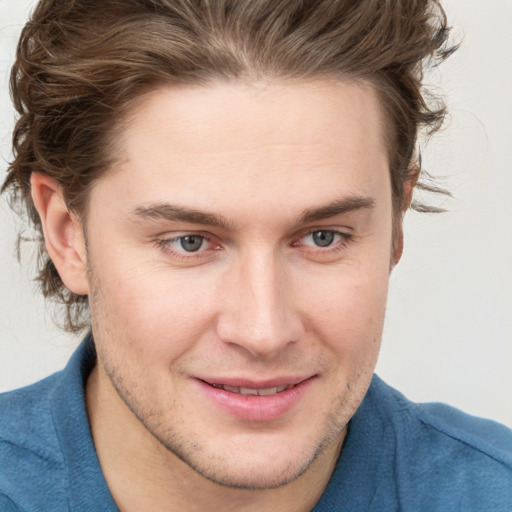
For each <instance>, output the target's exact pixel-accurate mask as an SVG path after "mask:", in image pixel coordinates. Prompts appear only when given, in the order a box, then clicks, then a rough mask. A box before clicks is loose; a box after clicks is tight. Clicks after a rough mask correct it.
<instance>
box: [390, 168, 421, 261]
mask: <svg viewBox="0 0 512 512" xmlns="http://www.w3.org/2000/svg"><path fill="white" fill-rule="evenodd" d="M420 170H421V169H420V166H419V164H417V163H415V164H412V165H411V166H410V167H409V171H408V174H407V178H406V179H405V181H404V191H403V199H402V207H401V209H400V212H399V213H397V214H396V217H397V218H396V219H395V221H394V222H395V223H396V225H395V233H394V237H393V238H394V240H393V257H392V261H391V268H393V267H394V266H395V265H396V264H397V263H398V262H399V261H400V258H401V257H402V253H403V250H404V230H403V219H404V215H405V212H406V211H407V210H408V209H409V207H410V206H411V203H412V196H413V193H414V187H416V184H417V183H418V178H419V176H420Z"/></svg>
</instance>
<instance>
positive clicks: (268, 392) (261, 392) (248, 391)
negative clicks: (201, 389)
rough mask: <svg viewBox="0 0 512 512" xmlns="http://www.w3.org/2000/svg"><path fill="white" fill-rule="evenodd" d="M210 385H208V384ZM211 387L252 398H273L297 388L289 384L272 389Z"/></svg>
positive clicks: (223, 385)
mask: <svg viewBox="0 0 512 512" xmlns="http://www.w3.org/2000/svg"><path fill="white" fill-rule="evenodd" d="M207 384H208V383H207ZM209 385H210V386H212V387H214V388H217V389H223V390H224V391H229V392H230V393H237V394H239V395H251V396H256V395H257V396H272V395H277V394H278V393H282V392H283V391H287V390H289V389H291V388H293V387H295V386H296V384H289V385H287V386H275V387H270V388H246V387H241V386H228V385H227V384H209Z"/></svg>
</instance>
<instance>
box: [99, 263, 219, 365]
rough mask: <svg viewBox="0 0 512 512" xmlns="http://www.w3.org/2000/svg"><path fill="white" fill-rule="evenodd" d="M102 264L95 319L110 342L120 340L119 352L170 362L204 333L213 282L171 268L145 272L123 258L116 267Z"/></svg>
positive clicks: (211, 310)
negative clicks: (210, 283)
mask: <svg viewBox="0 0 512 512" xmlns="http://www.w3.org/2000/svg"><path fill="white" fill-rule="evenodd" d="M98 268H101V274H100V275H97V274H95V275H94V285H95V289H96V292H95V298H94V299H93V301H92V302H93V303H92V304H91V312H92V316H93V318H94V320H95V322H94V323H95V325H96V328H97V330H98V333H99V334H102V335H103V336H108V338H109V344H112V341H113V340H117V342H118V349H117V350H119V351H124V352H125V353H126V356H127V357H128V356H130V354H133V357H135V358H138V359H141V360H142V359H151V360H155V361H159V362H162V363H169V362H171V361H172V360H174V359H176V358H177V357H179V356H180V355H181V354H182V353H183V352H185V351H187V350H188V349H189V348H190V347H191V346H192V345H193V344H194V343H196V342H197V341H198V340H199V339H200V338H201V336H202V335H203V334H204V333H205V330H206V329H207V325H208V323H209V321H210V320H211V318H212V315H214V312H213V307H214V304H215V301H214V298H213V297H212V296H211V294H210V293H209V292H208V290H210V289H211V286H208V284H207V283H204V281H202V280H201V279H194V278H190V277H189V276H188V275H185V274H184V273H182V274H179V273H178V274H176V273H173V275H172V276H171V275H170V271H169V269H159V270H154V269H153V270H151V271H144V270H141V268H143V267H142V266H141V265H129V264H123V261H119V260H118V263H117V265H116V266H115V267H112V265H110V266H108V267H107V266H106V265H103V266H102V267H100V266H99V265H98ZM111 340H112V341H111ZM114 343H115V342H114ZM128 348H129V350H128Z"/></svg>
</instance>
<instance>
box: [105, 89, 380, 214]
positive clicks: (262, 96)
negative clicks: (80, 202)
mask: <svg viewBox="0 0 512 512" xmlns="http://www.w3.org/2000/svg"><path fill="white" fill-rule="evenodd" d="M116 145H117V152H118V156H119V159H118V161H117V162H116V163H115V164H114V166H113V168H112V170H111V172H109V173H107V175H106V177H104V179H103V180H106V181H107V182H110V183H111V184H112V185H113V186H114V185H115V188H116V189H117V190H119V191H121V190H122V191H123V195H124V197H125V199H126V200H130V201H132V202H135V201H143V200H144V201H152V202H164V201H168V200H169V199H170V198H169V195H170V194H171V195H172V198H171V199H172V200H173V201H174V202H176V201H179V202H185V203H187V204H188V203H189V202H190V201H198V200H199V199H198V197H200V196H201V195H202V196H203V198H202V201H203V203H205V204H203V205H196V206H205V207H207V206H209V205H208V203H210V204H211V203H213V202H214V201H215V200H216V199H219V198H220V199H222V198H223V197H224V196H225V197H226V198H229V193H230V191H231V192H233V193H235V192H236V199H237V200H240V199H241V198H242V201H247V200H248V199H249V198H258V199H259V200H260V201H262V202H265V201H266V200H269V201H270V200H272V201H275V200H276V198H279V197H280V200H281V201H284V199H285V198H286V201H287V204H289V205H290V207H291V206H292V203H293V198H294V197H297V202H298V203H300V202H301V201H302V197H301V196H303V194H304V192H305V191H306V190H307V191H309V193H315V192H317V193H318V194H320V195H325V194H326V193H328V192H329V191H330V190H331V189H332V184H333V182H334V181H336V182H339V183H340V190H339V193H338V196H339V195H350V194H361V193H364V194H365V195H367V192H368V190H359V189H360V188H361V187H363V188H366V189H368V188H376V187H379V186H381V185H382V180H383V176H382V173H384V174H385V175H386V176H387V155H386V149H385V142H384V137H383V123H382V115H381V111H380V108H379V104H378V100H377V96H376V94H375V92H374V90H373V88H372V87H371V86H369V85H367V84H364V83H363V84H361V83H354V82H348V81H347V82H339V81H338V82H335V81H314V82H301V81H298V82H278V83H251V84H247V83H215V84H212V85H210V86H207V87H165V88H160V89H158V90H155V91H153V92H151V93H150V94H148V95H146V96H144V97H143V98H140V99H139V101H138V102H137V104H136V105H134V106H133V108H132V109H131V110H130V112H129V113H128V116H127V117H126V118H125V120H124V123H123V124H122V129H121V130H120V133H119V134H118V136H117V144H116ZM333 180H334V181H333ZM100 181H101V180H100ZM386 188H387V187H386ZM341 189H343V190H341ZM270 192H272V193H270ZM280 194H281V195H280ZM326 199H328V198H326ZM230 200H231V201H232V204H233V205H235V204H236V201H235V197H231V199H230ZM300 206H301V207H304V204H301V205H300ZM306 206H307V205H306Z"/></svg>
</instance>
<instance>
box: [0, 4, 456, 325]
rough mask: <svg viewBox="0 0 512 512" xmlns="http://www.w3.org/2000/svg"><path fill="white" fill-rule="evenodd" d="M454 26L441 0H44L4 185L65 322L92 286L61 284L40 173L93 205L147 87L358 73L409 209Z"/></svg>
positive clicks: (436, 112) (75, 315)
mask: <svg viewBox="0 0 512 512" xmlns="http://www.w3.org/2000/svg"><path fill="white" fill-rule="evenodd" d="M447 36H448V28H447V22H446V16H445V13H444V11H443V9H442V8H441V6H440V4H439V2H438V0H41V1H40V2H39V4H38V5H37V7H36V9H35V10H34V13H33V15H32V17H31V19H30V21H29V22H28V23H27V24H26V26H25V27H24V29H23V32H22V34H21V38H20V41H19V45H18V50H17V57H16V61H15V63H14V66H13V68H12V74H11V92H12V97H13V101H14V105H15V108H16V110H17V112H18V113H19V120H18V122H17V124H16V127H15V130H14V135H13V149H14V161H13V162H12V164H11V165H10V166H9V169H8V175H7V178H6V180H5V182H4V184H3V187H2V192H4V191H7V190H9V191H10V192H11V203H12V204H13V206H14V207H15V208H17V209H18V211H21V212H22V213H23V214H25V215H26V216H28V219H29V221H30V222H31V224H32V225H33V227H34V228H35V230H36V233H37V239H38V243H39V247H40V248H39V260H38V277H37V279H38V281H39V283H40V285H41V288H42V291H43V294H44V295H45V296H46V297H49V298H52V299H54V300H57V301H58V302H62V303H64V304H65V305H66V313H67V315H66V320H65V328H66V329H68V330H70V331H78V330H80V329H81V328H83V327H84V326H86V325H87V324H88V318H87V314H86V313H87V297H84V296H77V295H75V294H73V293H71V292H70V291H69V290H67V289H66V288H65V287H64V285H63V283H62V281H61V279H60V277H59V275H58V273H57V271H56V269H55V266H54V265H53V263H52V261H51V260H50V258H49V257H48V254H47V253H46V250H45V247H44V240H43V236H42V230H41V223H40V220H39V217H38V214H37V212H36V210H35V208H34V205H33V203H32V200H31V197H30V175H31V173H32V172H34V171H37V172H41V173H44V174H46V175H48V176H51V177H52V178H54V179H55V180H56V181H57V182H58V183H59V184H60V185H61V186H62V188H63V190H64V193H65V198H66V202H67V205H68V208H69V209H70V210H72V211H74V212H76V213H77V214H78V215H82V216H83V215H84V214H85V209H86V206H87V197H88V191H89V190H90V189H91V186H92V185H93V184H94V182H95V180H97V179H99V178H100V177H101V175H102V173H103V172H105V171H106V170H107V169H108V168H109V165H110V164H111V159H112V158H113V154H112V151H111V148H112V144H111V143H112V142H113V141H112V140H111V135H110V134H112V133H115V128H116V124H117V123H119V120H120V119H121V117H122V114H123V113H125V112H126V111H127V109H128V107H129V106H130V104H131V102H133V101H134V100H135V99H137V98H138V97H140V95H141V94H144V93H145V92H148V91H150V90H152V89H154V88H156V87H158V86H161V85H164V84H203V85H206V84H208V82H210V81H211V80H213V79H219V78H221V79H226V80H233V79H249V80H250V79H251V78H266V79H280V78H299V79H315V78H330V77H334V78H336V77H349V78H351V79H355V80H359V79H361V80H367V81H369V82H370V83H371V84H373V86H374V87H375V89H376V91H377V93H378V95H379V97H380V100H381V104H382V106H383V109H384V112H385V114H386V118H387V120H388V124H387V126H386V137H387V139H388V140H387V144H388V152H389V166H390V176H391V182H392V191H393V202H394V211H395V216H396V217H398V218H401V215H400V213H401V212H402V210H403V184H404V181H405V180H407V179H410V177H411V176H410V173H411V168H412V167H411V166H412V164H414V161H415V147H416V141H417V136H418V131H419V130H420V129H425V130H426V132H427V133H432V132H434V131H435V130H437V129H438V128H439V127H440V125H441V123H442V121H443V117H444V114H445V107H444V104H443V103H442V102H440V101H438V100H437V101H431V99H432V98H430V99H429V98H428V97H427V96H426V93H425V92H424V91H423V90H422V78H423V77H422V75H423V69H424V67H425V65H426V64H434V65H435V64H437V63H439V62H441V61H442V60H444V58H446V56H447V55H449V54H450V53H451V51H453V47H452V48H450V47H448V46H447ZM424 188H427V189H429V188H430V189H431V187H425V186H424ZM418 209H422V210H424V211H425V210H427V211H433V210H435V209H433V208H430V209H429V208H428V207H425V206H421V205H420V206H419V207H418Z"/></svg>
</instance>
